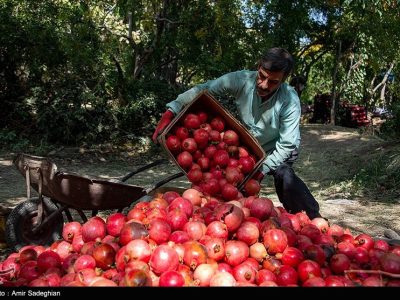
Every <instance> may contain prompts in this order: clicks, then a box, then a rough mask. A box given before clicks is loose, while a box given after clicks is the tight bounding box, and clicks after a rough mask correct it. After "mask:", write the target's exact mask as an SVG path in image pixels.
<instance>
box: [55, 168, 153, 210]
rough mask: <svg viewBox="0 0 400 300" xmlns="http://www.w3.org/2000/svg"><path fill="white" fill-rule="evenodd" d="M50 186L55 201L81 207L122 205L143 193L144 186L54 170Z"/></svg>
mask: <svg viewBox="0 0 400 300" xmlns="http://www.w3.org/2000/svg"><path fill="white" fill-rule="evenodd" d="M50 190H51V194H52V195H53V197H54V199H56V200H57V202H60V203H63V204H66V205H68V206H71V207H73V208H76V209H81V210H92V209H97V210H105V209H119V208H124V207H127V206H129V205H130V204H131V203H133V202H135V201H136V200H138V199H140V198H141V197H143V196H145V195H146V190H145V189H144V188H143V187H138V186H135V185H131V184H126V183H123V182H112V181H109V180H105V179H94V178H89V177H85V176H81V175H77V174H73V173H57V174H56V175H55V176H54V178H53V181H52V182H51V184H50Z"/></svg>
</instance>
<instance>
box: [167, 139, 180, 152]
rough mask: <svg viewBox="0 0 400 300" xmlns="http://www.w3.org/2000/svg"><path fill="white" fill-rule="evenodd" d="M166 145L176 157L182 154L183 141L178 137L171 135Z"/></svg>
mask: <svg viewBox="0 0 400 300" xmlns="http://www.w3.org/2000/svg"><path fill="white" fill-rule="evenodd" d="M165 145H166V146H167V148H168V150H169V151H171V153H172V154H174V155H176V154H178V153H179V152H181V141H180V139H179V138H178V137H177V136H176V135H170V136H169V137H168V138H167V140H166V141H165Z"/></svg>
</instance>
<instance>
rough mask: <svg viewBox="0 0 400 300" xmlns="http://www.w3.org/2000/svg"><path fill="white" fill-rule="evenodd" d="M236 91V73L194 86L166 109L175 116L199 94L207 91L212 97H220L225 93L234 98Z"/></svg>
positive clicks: (237, 87)
mask: <svg viewBox="0 0 400 300" xmlns="http://www.w3.org/2000/svg"><path fill="white" fill-rule="evenodd" d="M238 89H239V86H238V80H237V72H232V73H228V74H225V75H222V76H221V77H219V78H217V79H214V80H209V81H207V82H205V83H203V84H199V85H196V86H195V87H193V88H191V89H190V90H188V91H186V92H184V93H182V94H180V95H179V96H178V97H177V98H176V99H175V100H174V101H171V102H169V103H168V104H167V107H168V108H169V109H170V110H171V111H173V112H174V113H175V114H177V113H179V112H180V111H181V110H182V108H183V107H184V106H185V105H186V104H188V103H190V102H191V101H192V100H193V99H194V98H196V96H197V95H198V94H199V93H200V92H202V91H204V90H208V91H209V92H210V93H211V94H212V95H213V96H222V95H223V94H225V93H227V92H228V93H230V94H231V95H232V96H236V95H237V93H238Z"/></svg>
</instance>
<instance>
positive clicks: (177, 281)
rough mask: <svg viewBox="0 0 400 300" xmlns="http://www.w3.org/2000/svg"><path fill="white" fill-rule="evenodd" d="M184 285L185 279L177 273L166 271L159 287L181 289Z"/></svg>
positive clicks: (161, 276) (161, 277)
mask: <svg viewBox="0 0 400 300" xmlns="http://www.w3.org/2000/svg"><path fill="white" fill-rule="evenodd" d="M184 284H185V279H184V277H183V276H182V274H181V273H179V272H177V271H166V272H164V273H162V274H161V275H160V279H159V286H167V287H180V286H184Z"/></svg>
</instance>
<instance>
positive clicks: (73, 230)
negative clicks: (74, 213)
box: [62, 221, 82, 243]
mask: <svg viewBox="0 0 400 300" xmlns="http://www.w3.org/2000/svg"><path fill="white" fill-rule="evenodd" d="M81 227H82V225H81V224H80V223H79V222H76V221H74V222H68V223H66V224H64V227H63V231H62V237H63V239H64V240H65V241H67V242H70V243H71V242H72V240H73V238H74V236H75V234H78V233H80V232H81Z"/></svg>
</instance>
